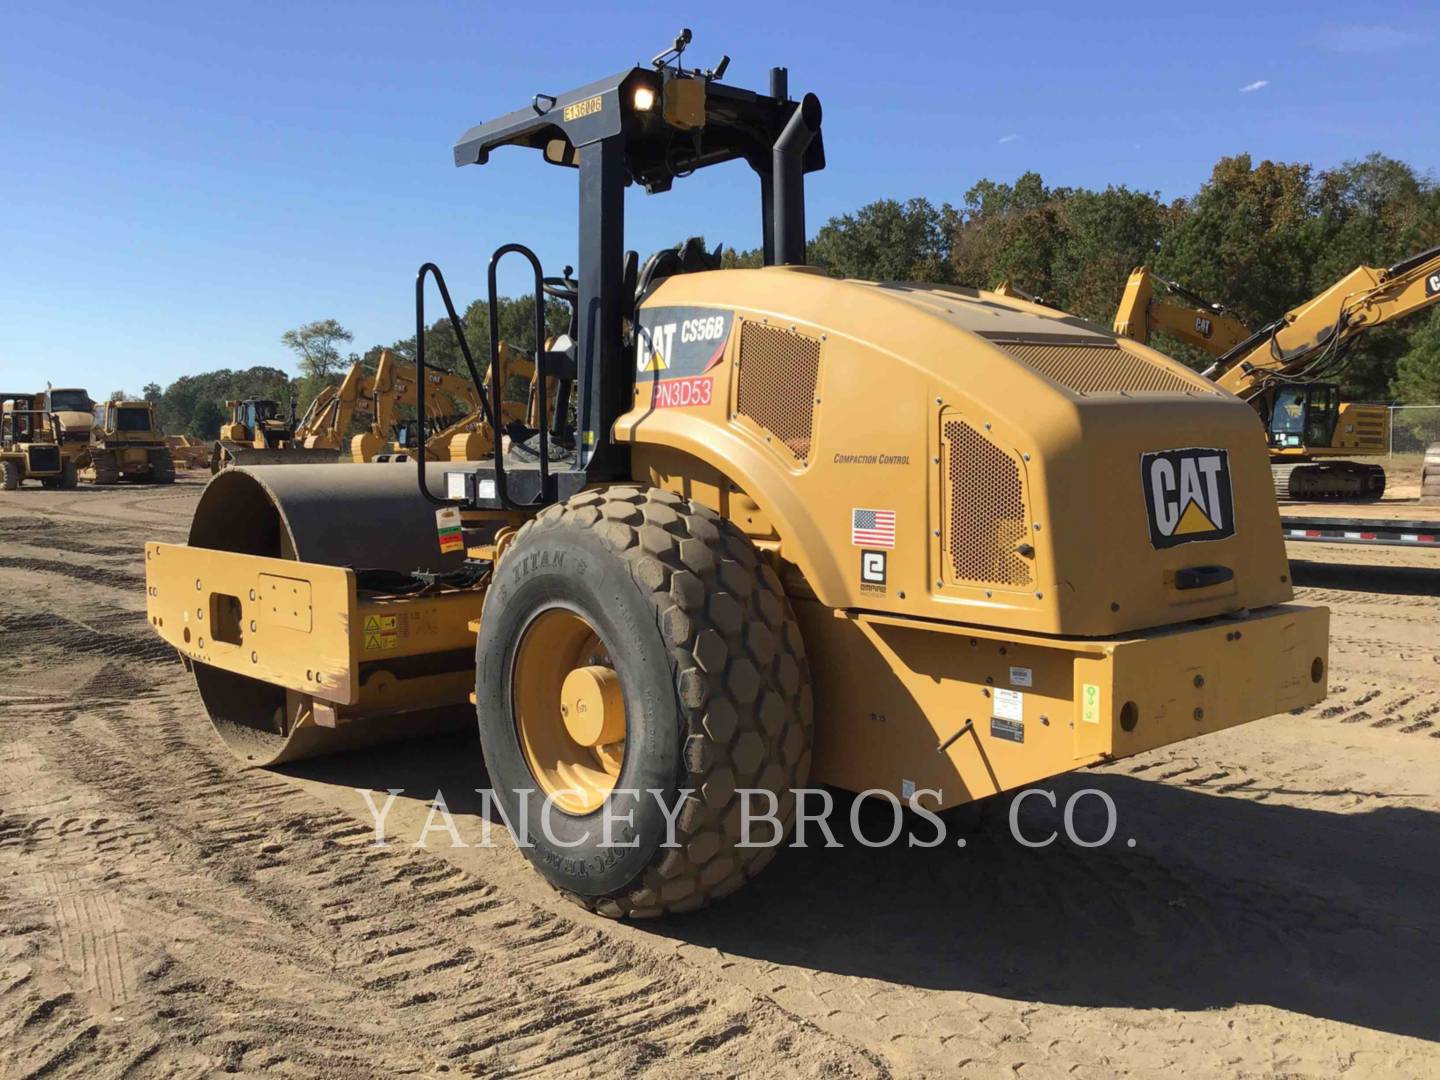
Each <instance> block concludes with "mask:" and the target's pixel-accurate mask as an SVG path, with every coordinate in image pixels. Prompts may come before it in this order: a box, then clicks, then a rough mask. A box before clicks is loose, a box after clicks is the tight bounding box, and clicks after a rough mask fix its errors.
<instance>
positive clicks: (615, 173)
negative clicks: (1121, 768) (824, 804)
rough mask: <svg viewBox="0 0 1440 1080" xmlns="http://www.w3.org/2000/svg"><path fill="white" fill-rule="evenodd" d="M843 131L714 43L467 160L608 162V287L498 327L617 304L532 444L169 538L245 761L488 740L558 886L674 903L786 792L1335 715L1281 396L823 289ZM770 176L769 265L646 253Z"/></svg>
mask: <svg viewBox="0 0 1440 1080" xmlns="http://www.w3.org/2000/svg"><path fill="white" fill-rule="evenodd" d="M685 40H687V37H686V36H682V38H681V40H680V41H679V42H677V45H678V46H681V47H683V44H684V42H685ZM820 123H821V109H820V104H819V101H818V100H817V99H816V98H815V97H814V95H806V96H805V98H804V99H803V100H801V101H798V102H797V101H795V100H792V99H791V98H790V96H789V94H788V92H787V88H786V77H785V72H784V70H783V69H775V71H773V72H772V76H771V85H770V89H769V92H768V93H756V92H752V91H749V90H745V89H741V88H737V87H732V86H729V85H726V84H724V83H723V82H721V81H720V79H719V77H718V75H717V73H716V72H702V71H698V70H693V69H686V68H684V67H683V65H682V64H681V56H680V55H679V54H678V52H676V51H674V50H672V51H671V52H670V53H668V54H662V56H660V57H657V58H656V61H655V63H654V64H653V65H652V66H649V67H637V68H633V69H629V70H626V71H623V72H620V73H619V74H618V75H615V76H612V77H610V78H608V79H604V80H601V81H599V82H596V83H593V84H591V85H589V86H586V87H583V88H581V89H579V90H576V91H573V92H571V93H568V94H562V95H559V96H557V97H554V98H548V97H545V96H543V95H542V96H541V97H539V98H537V99H536V101H535V103H534V105H533V107H532V106H530V105H527V106H526V107H525V108H523V109H522V110H520V111H519V112H516V113H512V114H510V115H508V116H503V117H501V118H500V119H498V120H495V121H492V122H491V123H488V124H484V125H481V126H480V127H477V128H475V129H472V130H471V131H470V132H467V133H466V135H465V136H464V137H462V139H461V140H460V141H459V142H458V143H457V144H456V145H455V148H454V154H455V161H456V163H457V164H460V165H471V164H484V163H485V162H486V161H487V160H488V159H489V158H490V156H491V154H492V153H496V152H509V153H513V151H511V150H510V149H509V148H512V147H521V148H530V149H535V150H538V151H540V152H541V153H542V155H543V156H544V158H545V160H546V161H548V162H550V163H551V164H554V165H556V166H559V167H569V168H574V169H576V170H577V173H578V181H579V185H580V191H581V199H580V208H581V212H580V220H579V245H578V247H579V260H578V266H579V269H578V272H577V273H576V275H575V278H574V279H573V280H570V279H569V278H568V275H567V277H561V278H547V277H544V276H543V274H542V271H541V267H540V264H539V261H538V259H536V258H535V257H534V255H533V254H532V253H531V252H529V250H528V249H526V248H523V247H522V246H521V245H518V244H507V245H505V246H504V247H502V248H501V249H499V251H497V253H496V255H495V257H494V259H492V262H491V274H490V300H491V303H490V310H491V311H492V312H494V311H495V310H496V308H497V305H496V303H495V300H496V294H495V268H496V266H497V264H498V263H499V262H500V261H501V260H502V259H506V258H515V259H518V260H523V261H524V262H525V263H528V265H529V267H530V269H531V270H532V271H533V274H534V277H535V289H536V294H537V295H536V301H537V303H536V309H537V311H536V314H537V323H538V324H539V325H538V326H537V334H536V339H537V340H544V336H543V317H544V315H543V309H544V304H545V302H546V300H547V299H548V300H549V301H550V302H561V303H566V304H569V305H570V306H571V308H572V310H573V311H575V312H579V313H581V314H582V315H583V317H580V318H576V319H575V320H573V321H572V328H573V330H574V334H573V335H565V336H564V337H562V338H561V339H560V340H558V341H556V342H554V343H552V345H551V347H550V348H548V349H544V350H542V351H541V352H540V353H538V354H537V355H536V356H535V358H534V359H535V364H536V367H537V369H538V371H539V373H540V374H541V376H543V377H541V378H539V379H537V384H538V387H539V392H540V395H541V401H540V408H539V411H538V417H539V418H541V419H542V420H543V421H544V422H543V424H542V425H541V426H542V428H543V430H538V431H535V432H534V433H533V434H532V435H531V436H530V437H529V438H525V437H523V433H520V434H519V435H517V436H516V437H513V438H512V440H511V445H510V447H509V449H508V450H507V451H506V452H505V453H502V454H501V455H500V456H498V457H496V456H493V455H492V456H491V457H490V458H488V459H486V460H484V461H479V462H470V463H463V462H445V461H441V462H434V461H426V460H424V450H423V447H420V448H417V457H418V458H419V459H420V460H418V461H416V462H413V463H409V464H403V465H401V464H393V463H392V464H369V465H363V466H354V467H352V468H349V469H327V468H322V467H309V466H303V465H302V466H287V467H285V468H264V467H255V468H247V467H237V468H232V469H229V470H227V471H225V472H224V473H222V474H221V475H220V476H218V477H216V478H215V479H214V480H212V482H211V484H210V486H209V488H208V489H207V490H206V492H205V494H204V495H203V496H202V498H201V500H200V503H199V506H198V508H197V511H196V515H195V519H194V522H193V524H192V526H191V532H190V538H189V543H188V544H184V545H177V544H159V543H152V544H149V545H147V547H146V552H145V556H146V575H147V588H148V594H149V595H148V605H147V606H148V613H149V618H150V621H151V623H152V625H153V626H154V628H155V630H156V631H157V632H158V633H159V634H161V635H162V636H163V637H164V638H165V639H166V640H167V641H169V642H170V643H172V644H173V645H174V646H175V647H176V649H178V650H179V652H180V654H181V656H182V657H183V658H184V661H185V663H186V664H187V665H188V666H189V667H190V668H191V669H192V670H193V672H194V674H195V678H196V682H197V685H198V688H199V692H200V695H201V698H202V699H203V701H204V705H205V708H206V710H207V712H208V713H209V715H210V718H211V720H212V721H213V723H214V725H215V727H216V729H217V730H218V731H219V733H220V734H221V735H222V737H224V739H225V740H226V742H227V743H228V744H229V745H230V747H231V748H232V749H233V750H234V751H235V752H236V753H237V754H238V755H239V756H240V757H241V758H242V760H245V761H247V762H249V763H251V764H254V765H268V764H273V763H276V762H281V761H289V760H295V759H296V758H299V757H304V756H310V755H315V754H321V753H328V752H333V751H337V750H340V749H345V748H349V747H353V746H355V745H359V744H363V743H367V742H374V741H379V740H383V739H394V738H405V737H409V736H411V735H414V734H418V733H420V732H423V731H429V730H434V729H435V728H437V727H444V726H447V725H453V724H471V723H475V722H477V720H478V724H479V729H480V740H481V748H482V750H483V755H484V762H483V765H484V772H483V773H482V771H481V766H482V763H481V761H480V758H479V756H478V755H477V759H476V761H475V769H476V773H475V776H476V785H477V786H489V787H491V788H493V790H494V791H495V795H496V799H497V801H498V805H499V808H500V809H501V810H503V811H504V812H505V814H506V816H507V818H508V819H509V820H510V821H511V822H512V823H514V822H516V821H518V820H520V819H521V816H522V815H524V816H525V817H526V818H527V819H528V821H529V822H531V823H532V825H533V823H535V822H538V821H540V820H541V818H542V815H543V814H545V813H546V805H547V803H548V805H549V807H550V812H549V815H548V819H549V822H550V828H549V830H541V829H539V828H534V827H532V828H531V829H530V830H529V840H530V842H531V843H532V844H533V846H531V847H526V848H523V850H524V852H525V854H526V856H527V857H528V858H530V859H531V860H532V861H533V863H534V864H535V866H536V868H537V869H538V870H539V871H540V872H541V873H542V874H544V875H545V876H546V877H547V878H548V879H549V880H550V881H552V882H553V883H554V884H555V885H556V886H558V887H559V888H561V889H563V890H565V891H567V892H568V893H570V894H572V895H573V896H574V897H576V898H577V899H579V900H580V901H581V902H582V903H584V904H586V905H587V906H589V907H590V908H592V909H593V910H596V911H599V912H601V913H603V914H606V915H610V916H616V917H618V916H622V915H630V916H646V915H657V914H661V913H664V912H677V911H685V910H691V909H694V908H697V907H699V906H701V905H703V904H705V903H707V902H709V901H711V900H714V899H716V898H718V897H721V896H724V895H726V894H728V893H730V892H733V891H734V890H735V889H737V888H738V887H740V886H741V885H742V884H744V883H745V882H746V881H748V880H749V879H750V878H752V877H753V876H754V875H755V874H756V873H757V872H758V871H759V870H760V869H761V868H762V867H763V866H764V865H765V863H766V862H767V861H768V860H769V859H770V857H771V856H772V855H773V854H774V853H775V850H776V848H774V847H771V846H766V845H765V844H764V841H765V839H766V835H765V833H764V831H763V829H762V830H761V831H760V832H759V833H758V834H756V835H755V836H752V837H751V839H752V840H755V841H757V842H758V844H759V846H755V847H746V846H743V845H742V844H741V842H740V841H741V840H742V835H741V824H742V820H743V814H742V808H743V806H744V805H745V800H746V799H749V800H750V801H749V805H750V806H751V807H752V809H753V810H754V811H755V812H756V813H759V812H761V811H763V809H764V808H765V804H766V800H767V798H769V797H772V796H773V799H774V805H775V806H776V807H777V808H778V816H779V818H780V819H781V820H782V821H784V822H786V823H788V822H789V821H790V820H791V819H792V818H793V815H794V812H795V804H796V796H795V794H794V792H795V790H796V789H798V788H802V787H805V786H807V785H808V786H814V785H820V784H829V785H834V786H837V787H840V788H844V789H848V790H851V791H864V790H867V789H880V790H881V791H884V792H888V793H892V794H893V795H894V796H895V797H896V798H898V799H904V800H911V799H916V800H918V801H919V803H920V805H923V806H925V807H926V808H930V809H936V808H944V807H952V806H955V805H958V804H961V803H965V802H968V801H971V800H975V799H980V798H985V797H987V796H991V795H995V794H997V793H1000V792H1004V791H1009V790H1013V789H1016V788H1019V787H1022V786H1024V785H1028V784H1032V783H1035V782H1037V781H1040V780H1043V779H1045V778H1046V777H1050V776H1054V775H1055V774H1057V773H1063V772H1066V771H1069V770H1072V769H1078V768H1083V767H1085V766H1089V765H1094V764H1097V763H1100V762H1105V761H1110V760H1113V759H1115V758H1120V757H1124V756H1126V755H1130V754H1135V753H1138V752H1141V751H1144V750H1148V749H1151V748H1153V747H1157V746H1162V745H1165V744H1167V743H1173V742H1177V741H1180V740H1184V739H1190V738H1193V737H1196V736H1199V735H1203V734H1205V733H1207V732H1212V731H1216V730H1218V729H1221V728H1225V727H1229V726H1232V725H1235V724H1239V723H1243V722H1245V721H1248V720H1254V719H1257V718H1260V717H1264V716H1269V715H1271V714H1273V713H1278V712H1284V711H1286V710H1290V709H1297V708H1302V707H1305V706H1307V705H1312V704H1314V703H1315V702H1317V701H1320V700H1321V699H1322V698H1323V697H1324V696H1325V692H1326V680H1327V674H1328V670H1327V669H1328V663H1327V633H1328V630H1327V623H1328V613H1327V611H1326V610H1325V609H1324V608H1318V607H1307V606H1301V605H1296V604H1294V603H1292V588H1291V582H1290V578H1289V567H1288V565H1287V563H1286V558H1285V550H1284V545H1283V542H1282V540H1281V531H1280V522H1279V517H1278V513H1277V510H1276V501H1275V495H1274V491H1273V488H1272V485H1271V482H1270V471H1269V465H1268V462H1267V455H1266V446H1265V440H1264V437H1263V433H1262V432H1261V430H1260V429H1259V427H1258V426H1257V425H1256V424H1255V422H1254V415H1253V413H1252V411H1251V410H1250V409H1249V407H1248V406H1246V405H1245V404H1244V403H1243V402H1241V401H1239V400H1237V399H1236V398H1235V397H1233V396H1232V395H1230V394H1228V393H1226V392H1224V391H1223V390H1221V389H1219V388H1217V387H1216V386H1215V385H1214V384H1213V383H1212V382H1210V381H1208V380H1206V379H1205V378H1203V377H1201V376H1200V375H1197V374H1195V373H1193V372H1191V371H1189V370H1187V369H1186V368H1184V367H1182V366H1181V365H1179V364H1177V363H1175V362H1173V361H1171V360H1169V359H1167V358H1166V357H1164V356H1162V355H1161V354H1159V353H1157V352H1155V351H1153V350H1151V349H1148V348H1145V347H1143V346H1141V345H1138V344H1136V343H1134V342H1131V341H1128V340H1123V339H1120V338H1117V337H1116V335H1114V334H1113V333H1110V332H1108V331H1106V330H1104V329H1101V328H1099V327H1096V326H1094V325H1091V324H1088V323H1085V322H1083V321H1081V320H1078V319H1075V318H1073V317H1070V316H1067V315H1065V314H1063V313H1061V312H1058V311H1055V310H1053V309H1049V308H1044V307H1040V306H1037V305H1034V304H1030V303H1026V302H1025V301H1023V300H1018V299H1009V298H1003V297H997V296H995V295H994V294H990V293H984V292H976V291H972V290H967V289H959V288H950V287H940V286H930V285H914V284H897V283H888V284H886V283H878V284H877V283H869V282H860V281H842V280H836V279H833V278H830V277H827V276H826V275H825V274H823V273H821V272H817V271H815V270H812V269H809V268H807V267H805V266H804V265H803V261H804V251H805V227H804V178H805V175H806V174H807V173H809V172H813V171H815V170H817V169H819V168H822V167H823V165H824V150H823V145H822V140H821V134H820ZM734 159H742V160H744V161H746V162H748V163H749V164H750V165H751V166H752V167H753V168H754V170H755V171H756V172H757V173H758V175H759V180H760V189H761V192H762V195H763V204H764V208H765V213H764V215H763V234H764V249H765V262H766V266H765V267H764V268H763V269H750V270H719V269H718V268H716V263H717V262H718V260H716V259H715V258H714V257H713V256H711V255H707V254H706V253H705V252H704V251H703V249H701V248H699V246H698V245H693V244H692V245H686V246H684V247H683V248H682V249H680V250H677V251H667V252H661V253H659V254H657V255H656V256H653V257H651V258H650V259H649V260H647V261H646V263H645V264H644V266H643V267H642V266H640V265H639V260H638V258H637V257H636V255H635V254H634V253H633V252H626V251H625V249H624V246H623V237H624V230H623V225H624V220H623V217H624V213H625V198H624V196H625V188H626V186H627V185H628V184H631V183H633V184H638V185H641V186H644V187H645V188H646V189H647V190H649V191H651V192H653V193H658V192H662V191H665V190H666V189H668V188H669V186H670V185H671V183H672V182H673V180H675V179H677V178H680V177H683V176H686V175H689V174H690V173H692V172H694V171H696V170H697V169H700V168H703V167H708V166H710V165H714V164H719V163H722V162H726V161H731V160H734ZM432 278H433V279H434V280H435V281H436V282H437V284H438V285H439V287H440V291H441V293H442V297H443V298H444V300H445V303H446V307H447V310H449V312H450V314H451V317H452V319H453V318H454V309H453V306H452V305H451V304H450V302H449V297H448V293H446V292H445V289H444V283H443V278H442V277H441V276H440V274H439V271H438V270H437V269H436V268H435V267H433V266H431V265H429V264H427V265H426V266H425V267H423V268H422V269H421V272H420V275H419V276H418V278H417V285H416V292H417V329H419V330H420V331H421V334H420V337H419V341H418V351H419V354H420V355H419V357H418V359H419V362H420V363H422V364H423V362H424V359H423V357H424V334H423V329H424V326H425V318H424V312H423V300H424V287H425V285H426V283H427V281H429V280H430V279H432ZM457 329H463V328H459V327H458V320H457ZM457 337H458V338H459V340H460V341H461V342H464V341H465V335H464V334H463V332H462V333H458V334H457ZM490 340H491V356H490V358H489V360H490V362H491V365H492V378H491V385H501V382H500V380H498V379H495V378H493V373H494V370H495V369H498V364H499V355H498V334H497V333H496V332H495V328H494V326H493V325H492V327H491V335H490ZM483 360H484V358H482V362H483ZM467 364H468V366H469V370H470V374H471V376H472V378H473V381H474V383H475V385H476V387H477V390H478V389H479V388H481V386H482V383H483V382H484V381H485V380H484V378H483V377H482V374H481V371H480V370H479V368H478V367H477V365H476V364H475V363H474V362H473V359H472V358H470V357H468V355H467ZM551 380H553V385H551ZM551 390H553V393H552V392H551ZM422 393H423V390H422ZM480 400H481V405H482V408H483V409H484V411H485V412H486V413H487V415H488V416H489V417H491V418H492V420H493V416H494V412H495V404H496V403H495V402H494V401H493V400H492V399H491V398H490V397H489V396H488V395H487V394H484V393H483V392H482V393H480ZM572 403H573V408H572V407H571V406H572ZM416 413H417V415H422V416H423V415H425V408H424V403H423V401H418V402H417V403H416ZM472 699H473V704H472ZM487 775H488V779H487ZM746 790H748V791H749V794H748V795H747V794H745V792H746ZM656 796H658V797H656ZM662 803H663V807H662V806H661V805H660V804H662ZM667 811H668V812H670V813H673V814H674V831H673V835H671V836H669V839H671V840H673V844H667V827H666V824H667V823H666V812H667ZM606 821H608V828H607V827H606V825H605V822H606ZM607 839H608V843H607Z"/></svg>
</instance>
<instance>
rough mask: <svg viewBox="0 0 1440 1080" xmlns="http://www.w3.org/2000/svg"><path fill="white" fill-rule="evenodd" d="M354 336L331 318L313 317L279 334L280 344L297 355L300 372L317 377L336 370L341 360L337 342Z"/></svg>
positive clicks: (325, 376)
mask: <svg viewBox="0 0 1440 1080" xmlns="http://www.w3.org/2000/svg"><path fill="white" fill-rule="evenodd" d="M354 339H355V336H354V335H353V334H351V333H350V331H349V330H346V329H345V327H343V326H341V325H340V324H339V323H338V322H336V321H335V320H334V319H317V320H316V321H315V322H311V323H306V324H305V325H304V326H297V327H296V328H295V329H293V330H286V331H285V333H283V334H281V335H280V341H281V343H282V344H283V345H285V347H286V348H288V349H291V350H292V351H294V353H295V355H296V356H297V357H299V359H300V373H301V374H302V375H305V376H309V377H312V378H317V379H329V378H330V377H331V376H333V375H335V374H337V373H338V371H339V369H340V365H341V363H342V362H343V361H342V360H341V357H340V349H339V343H340V342H347V343H348V342H350V341H353V340H354Z"/></svg>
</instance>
